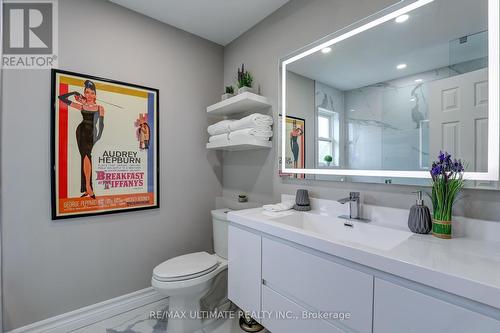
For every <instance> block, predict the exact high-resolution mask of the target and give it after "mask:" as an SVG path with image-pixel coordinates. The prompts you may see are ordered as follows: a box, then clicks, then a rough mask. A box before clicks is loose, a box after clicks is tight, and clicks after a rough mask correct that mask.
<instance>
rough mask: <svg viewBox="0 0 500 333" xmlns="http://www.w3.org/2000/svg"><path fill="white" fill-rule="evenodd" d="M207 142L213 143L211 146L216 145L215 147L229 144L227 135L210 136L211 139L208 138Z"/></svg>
mask: <svg viewBox="0 0 500 333" xmlns="http://www.w3.org/2000/svg"><path fill="white" fill-rule="evenodd" d="M208 142H210V143H213V144H217V145H223V144H228V143H229V136H228V134H227V133H224V134H217V135H212V136H211V137H209V138H208Z"/></svg>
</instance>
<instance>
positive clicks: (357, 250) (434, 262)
mask: <svg viewBox="0 0 500 333" xmlns="http://www.w3.org/2000/svg"><path fill="white" fill-rule="evenodd" d="M313 208H314V207H313ZM309 213H313V214H320V215H324V214H325V211H324V210H322V209H317V210H313V211H310V212H309ZM274 214H280V213H274ZM274 214H272V213H269V212H266V211H264V210H263V209H262V208H253V209H246V210H241V211H233V212H230V213H229V214H228V219H229V221H230V222H232V223H235V224H239V225H242V226H245V227H248V228H251V229H254V230H257V231H260V232H262V233H266V234H269V235H272V236H275V237H279V238H283V239H285V240H287V241H291V242H294V243H297V244H300V245H303V246H306V247H309V248H312V249H315V250H318V251H321V252H324V253H328V254H331V255H334V256H337V257H341V258H343V259H347V260H350V261H354V262H357V263H359V264H362V265H365V266H368V267H371V268H373V269H377V270H380V271H384V272H387V273H390V274H393V275H396V276H400V277H402V278H406V279H409V280H412V281H415V282H418V283H422V284H424V285H428V286H431V287H434V288H437V289H441V290H444V291H447V292H449V293H452V294H456V295H459V296H462V297H465V298H468V299H471V300H474V301H477V302H480V303H484V304H487V305H490V306H492V307H495V308H498V309H500V242H493V241H484V240H477V239H470V238H467V237H459V238H454V239H451V240H443V239H439V238H436V237H433V236H432V235H418V234H413V235H411V236H410V237H409V238H408V239H407V240H405V241H403V242H402V243H400V244H399V245H396V246H395V247H393V248H391V249H389V250H382V249H377V248H370V247H368V246H364V245H363V244H357V243H352V242H345V241H341V240H338V241H336V240H333V239H332V238H326V237H322V236H321V235H320V234H317V233H314V232H310V231H306V230H303V229H300V228H294V227H292V226H288V225H285V224H282V223H278V222H275V221H273V218H275V217H276V216H277V215H274ZM281 214H282V215H283V214H301V213H300V212H296V211H288V212H284V213H281ZM370 223H375V224H377V221H374V222H370ZM405 224H406V221H402V223H401V224H400V225H401V226H403V225H405ZM400 229H402V228H400ZM406 230H407V229H406Z"/></svg>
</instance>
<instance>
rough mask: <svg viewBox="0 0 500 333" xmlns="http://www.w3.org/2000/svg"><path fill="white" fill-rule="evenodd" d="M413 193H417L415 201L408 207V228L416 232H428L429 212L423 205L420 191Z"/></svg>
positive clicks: (430, 224) (430, 225) (429, 226)
mask: <svg viewBox="0 0 500 333" xmlns="http://www.w3.org/2000/svg"><path fill="white" fill-rule="evenodd" d="M414 193H416V194H417V202H416V204H415V205H413V206H412V207H411V208H410V216H409V217H408V228H410V230H411V231H412V232H414V233H417V234H428V233H429V232H430V231H431V230H432V219H431V212H430V211H429V208H428V207H427V206H426V205H424V200H423V199H422V191H417V192H414Z"/></svg>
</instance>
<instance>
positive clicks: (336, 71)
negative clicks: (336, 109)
mask: <svg viewBox="0 0 500 333" xmlns="http://www.w3.org/2000/svg"><path fill="white" fill-rule="evenodd" d="M487 4H488V1H487V0H474V1H470V0H438V1H434V2H432V3H430V4H428V5H425V6H423V7H421V8H418V9H416V10H414V11H412V12H410V13H408V14H409V15H410V18H409V19H408V20H407V21H406V22H404V23H396V22H395V21H393V20H392V21H389V22H386V23H384V24H381V25H379V26H377V27H375V28H372V29H370V30H367V31H365V32H363V33H361V34H359V35H356V36H353V37H351V38H348V39H346V40H344V41H342V42H340V43H338V44H335V45H333V46H332V51H331V52H330V53H328V54H323V53H322V52H316V53H314V54H312V55H309V56H307V57H305V58H302V59H300V60H298V61H296V62H294V63H291V64H290V65H288V67H287V69H288V70H289V71H292V72H295V73H297V74H300V75H302V76H305V77H308V78H310V79H313V80H316V81H319V82H322V83H325V84H327V85H329V86H331V87H335V88H337V89H340V90H344V91H346V90H351V89H356V88H360V87H364V86H368V85H372V84H376V83H379V82H387V81H389V80H394V79H398V78H402V77H409V76H411V75H416V74H419V73H423V72H426V71H429V70H433V69H437V68H442V67H447V66H450V65H453V64H458V63H461V62H465V61H470V60H474V59H478V58H481V57H484V56H485V55H487V50H488V49H487V36H486V34H485V33H482V34H478V33H479V32H481V31H485V30H487V29H488V19H487V13H488V11H487ZM472 34H476V35H474V36H470V35H472ZM463 36H469V37H468V39H467V42H465V43H462V44H461V43H459V41H458V40H457V39H458V38H460V37H463ZM403 63H404V64H407V67H406V68H405V69H404V70H398V69H397V68H396V66H397V65H398V64H403Z"/></svg>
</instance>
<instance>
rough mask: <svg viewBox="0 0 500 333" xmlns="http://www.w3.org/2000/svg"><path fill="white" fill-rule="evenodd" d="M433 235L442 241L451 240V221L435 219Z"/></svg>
mask: <svg viewBox="0 0 500 333" xmlns="http://www.w3.org/2000/svg"><path fill="white" fill-rule="evenodd" d="M432 235H434V236H435V237H438V238H442V239H451V221H441V220H436V219H433V220H432Z"/></svg>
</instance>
